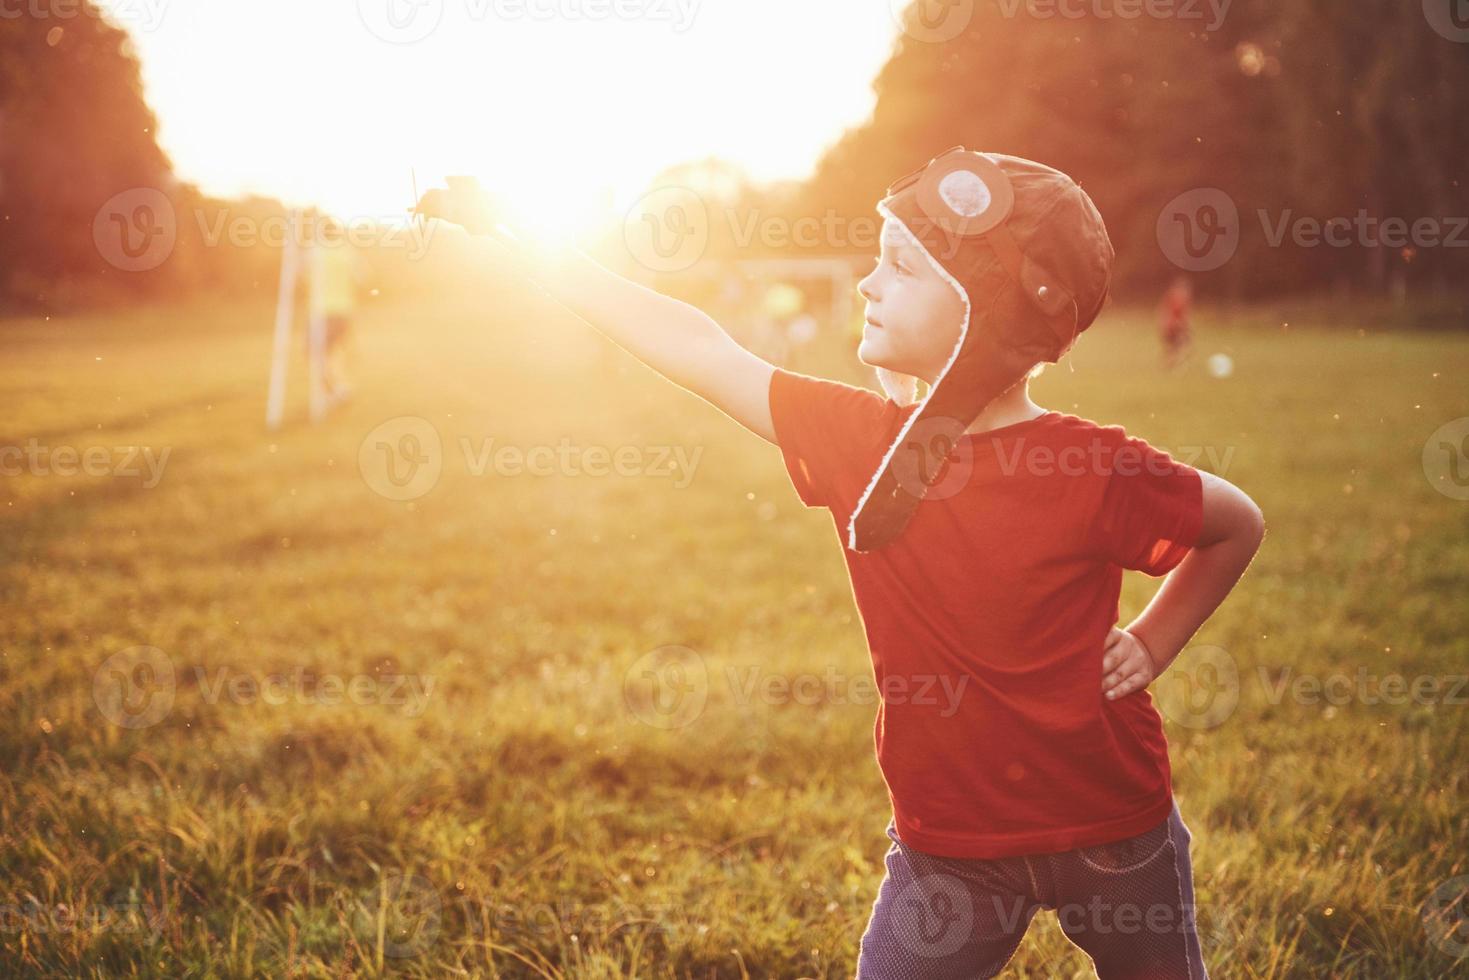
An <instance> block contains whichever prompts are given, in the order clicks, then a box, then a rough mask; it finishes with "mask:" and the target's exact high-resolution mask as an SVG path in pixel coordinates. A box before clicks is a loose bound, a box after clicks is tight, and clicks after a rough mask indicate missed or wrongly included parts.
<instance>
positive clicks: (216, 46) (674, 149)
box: [100, 0, 902, 217]
mask: <svg viewBox="0 0 1469 980" xmlns="http://www.w3.org/2000/svg"><path fill="white" fill-rule="evenodd" d="M100 2H101V5H102V6H103V7H105V8H107V9H108V11H109V13H110V14H111V16H112V18H113V19H114V20H115V21H117V22H118V23H120V24H121V25H122V26H124V27H126V28H127V29H128V30H129V32H130V33H131V34H132V36H133V38H134V41H135V44H136V47H137V51H138V54H139V57H140V58H141V60H142V65H143V80H144V86H145V90H146V93H147V98H148V101H149V104H150V105H151V106H152V107H153V109H154V111H155V112H156V113H157V115H158V118H159V134H158V135H159V140H160V142H161V144H162V146H163V148H164V150H165V151H166V152H167V153H168V154H169V156H170V157H171V158H172V160H173V163H174V167H175V171H176V172H177V173H178V174H179V175H180V176H181V177H182V178H183V179H185V180H188V181H191V182H194V183H197V184H199V185H200V186H201V187H202V188H203V189H204V190H205V191H206V192H209V193H213V194H218V195H221V196H234V195H237V194H243V193H251V192H256V193H262V194H267V195H271V196H275V197H279V198H281V199H282V200H284V201H286V202H287V203H290V204H308V203H316V204H320V205H322V206H324V207H326V208H328V209H329V210H332V211H334V212H335V213H337V214H338V215H341V216H344V217H357V216H385V215H389V214H392V213H397V212H401V210H402V209H404V208H406V207H407V206H408V205H409V204H410V203H411V200H412V196H413V193H412V180H411V177H410V172H411V171H416V173H417V178H418V183H419V185H420V189H423V188H424V187H426V186H429V185H433V184H441V183H442V180H443V177H444V176H445V175H448V174H472V175H476V176H479V177H480V178H481V179H482V180H484V181H486V182H487V183H489V184H491V185H493V186H495V187H497V188H500V187H507V188H508V187H514V188H517V189H519V190H521V191H524V192H528V193H529V194H531V195H539V196H541V197H543V198H544V199H546V200H547V201H552V200H554V201H557V202H560V203H559V204H557V205H555V206H553V207H550V208H548V210H550V211H557V210H562V211H566V210H576V209H578V208H584V207H587V206H590V202H593V201H597V202H601V204H602V206H604V207H605V206H606V205H607V204H609V203H610V204H612V205H613V206H614V207H618V208H622V207H626V206H628V205H630V204H631V203H632V202H633V200H634V199H635V198H636V197H637V195H638V194H639V193H640V192H641V191H642V190H643V189H644V187H645V186H646V184H647V181H648V180H649V179H650V178H651V177H652V176H653V175H655V174H656V173H657V172H658V171H659V170H661V169H663V168H664V167H666V166H668V165H670V164H674V163H679V162H685V161H690V160H697V159H703V158H706V157H709V156H717V157H719V158H722V159H724V160H727V161H729V162H731V163H733V164H735V165H737V166H738V167H740V168H742V169H743V170H745V171H746V172H747V173H748V174H749V176H750V177H751V178H752V179H754V180H757V181H769V180H780V179H802V178H804V177H806V176H807V175H808V174H809V173H810V172H811V170H812V168H813V167H814V165H815V164H816V161H817V160H818V158H819V157H820V154H821V152H822V151H823V149H824V148H825V147H827V146H828V145H830V144H831V143H833V142H835V140H836V139H837V138H839V137H840V135H841V133H842V132H843V131H844V130H845V129H847V128H848V127H850V126H853V125H857V124H859V123H861V122H862V121H864V120H865V119H866V118H867V117H868V116H869V114H870V113H871V110H872V105H873V100H874V97H873V93H872V88H871V82H872V79H873V78H874V77H875V76H876V74H877V72H878V70H879V69H880V68H881V66H882V64H883V63H884V62H885V61H886V60H887V58H888V57H889V55H890V53H891V51H892V48H893V45H894V43H895V41H896V38H897V36H898V31H899V27H898V21H897V18H896V15H895V12H894V9H895V5H896V6H897V7H899V8H900V7H901V6H902V4H901V3H900V2H897V0H249V2H246V0H235V2H221V0H100Z"/></svg>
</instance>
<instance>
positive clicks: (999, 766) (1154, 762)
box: [770, 370, 1203, 858]
mask: <svg viewBox="0 0 1469 980" xmlns="http://www.w3.org/2000/svg"><path fill="white" fill-rule="evenodd" d="M770 411H771V416H772V418H773V419H774V423H775V434H776V438H777V441H778V442H779V444H780V449H781V454H782V456H783V457H784V459H785V464H786V469H787V470H788V471H789V473H790V477H791V480H792V482H793V483H794V484H795V488H796V493H797V494H798V495H799V496H800V498H801V500H802V502H804V503H805V504H806V505H807V506H810V507H827V508H830V510H831V513H832V517H833V519H834V521H835V523H836V530H837V536H838V538H839V539H840V540H841V541H842V542H843V545H844V547H843V553H844V554H845V556H846V560H847V569H848V573H849V574H850V576H851V581H852V593H853V596H854V598H855V599H856V602H857V610H858V612H859V614H860V615H861V618H862V624H863V627H864V629H865V630H866V632H867V644H868V648H869V650H870V652H871V654H872V666H873V677H874V680H875V682H876V684H877V687H878V692H879V693H880V695H881V697H880V700H879V702H878V710H877V721H876V726H875V729H874V735H875V739H876V744H877V760H878V764H879V766H880V767H881V769H882V774H883V778H884V780H885V781H886V782H887V787H888V794H889V796H890V797H891V800H892V806H893V814H894V817H895V820H896V823H897V832H898V836H899V837H900V838H901V839H902V840H903V842H904V843H906V844H909V845H910V846H912V847H914V848H916V849H917V850H919V851H924V852H927V853H930V854H937V855H942V856H948V857H980V858H997V857H1008V856H1012V855H1017V854H1045V853H1054V852H1057V851H1065V850H1070V849H1072V848H1077V847H1089V846H1092V845H1096V844H1105V843H1110V842H1113V841H1117V840H1121V839H1123V838H1125V837H1131V836H1134V835H1136V834H1140V833H1142V832H1143V831H1146V830H1148V829H1150V828H1151V827H1153V826H1155V825H1157V824H1158V823H1161V822H1162V821H1163V820H1164V819H1166V817H1167V816H1168V813H1169V811H1170V810H1171V808H1172V800H1173V793H1172V786H1171V783H1170V774H1169V768H1168V743H1167V741H1166V739H1165V738H1164V735H1163V723H1162V719H1161V718H1159V716H1158V712H1157V710H1156V709H1155V708H1154V707H1153V701H1152V698H1151V697H1150V695H1149V694H1148V693H1147V691H1146V690H1143V691H1138V692H1135V693H1133V694H1130V695H1127V696H1126V697H1122V698H1118V699H1117V700H1115V701H1108V700H1107V699H1106V698H1105V697H1103V695H1102V647H1103V643H1104V641H1105V640H1106V638H1107V635H1108V632H1109V630H1110V629H1111V628H1112V627H1113V626H1115V625H1116V624H1117V619H1118V611H1119V610H1118V602H1117V600H1118V595H1119V593H1120V591H1121V587H1122V570H1123V569H1124V568H1130V569H1137V570H1139V571H1143V572H1146V573H1147V574H1149V575H1153V576H1160V575H1164V574H1166V573H1167V572H1169V571H1170V570H1171V569H1173V568H1174V567H1175V566H1176V565H1177V564H1178V563H1179V562H1180V561H1181V560H1182V559H1183V557H1184V556H1185V555H1186V554H1187V553H1188V551H1189V549H1190V548H1191V547H1192V546H1193V545H1194V543H1195V542H1196V541H1197V540H1198V536H1199V530H1200V526H1201V522H1202V520H1203V483H1202V481H1201V479H1200V477H1199V473H1198V471H1197V470H1195V469H1193V468H1192V467H1189V466H1186V465H1183V464H1181V463H1178V462H1176V461H1174V460H1173V459H1172V458H1171V457H1170V456H1169V455H1168V454H1167V453H1165V452H1162V451H1160V450H1157V449H1154V448H1153V447H1151V446H1149V445H1148V444H1147V443H1146V442H1143V441H1142V440H1141V439H1134V438H1131V437H1129V436H1128V435H1127V434H1126V432H1125V431H1124V430H1123V429H1122V427H1121V426H1116V425H1107V426H1101V425H1097V424H1096V423H1094V422H1090V421H1087V420H1086V419H1082V418H1078V417H1077V416H1075V415H1067V414H1063V413H1060V412H1048V413H1046V414H1045V415H1042V416H1040V417H1038V418H1036V419H1032V420H1030V421H1026V422H1020V423H1017V424H1015V425H1009V426H1005V427H1003V428H1000V429H994V430H991V431H990V432H985V433H980V434H974V435H967V436H964V437H963V438H962V439H961V441H960V443H959V446H958V448H957V449H956V452H955V454H954V455H953V456H952V457H951V460H952V462H951V463H950V464H949V468H948V471H947V473H946V474H945V476H944V477H943V478H942V479H941V480H940V482H939V483H938V484H937V485H936V491H935V492H933V493H931V494H930V495H929V496H928V497H926V498H925V499H924V500H923V502H922V503H920V504H919V506H918V509H917V511H916V512H915V514H914V515H913V519H912V521H911V523H909V525H908V527H907V529H906V530H905V531H904V532H903V534H902V535H901V536H900V537H899V538H898V539H897V540H895V541H894V542H892V543H891V544H889V545H888V546H887V547H885V548H882V549H879V550H877V551H873V552H865V553H858V552H854V551H851V550H849V549H847V548H846V547H845V542H846V534H847V522H848V519H849V518H850V517H851V514H852V510H853V508H854V507H855V506H856V504H857V501H858V499H859V498H860V497H861V496H862V492H863V491H864V490H865V489H866V487H867V484H868V482H869V481H870V480H871V479H872V475H873V472H874V470H875V469H876V468H877V465H878V463H879V462H881V460H882V458H883V455H884V454H885V453H886V451H887V448H888V446H889V445H890V444H891V442H892V440H893V439H894V438H895V436H896V435H897V432H898V429H899V427H900V426H901V425H902V423H903V421H905V420H906V418H907V417H908V416H909V415H910V414H911V413H912V412H914V411H915V409H914V408H911V407H910V408H900V407H899V406H898V405H897V404H896V403H895V402H893V401H891V400H889V399H885V398H882V397H881V396H879V395H877V394H874V393H873V392H871V391H868V390H866V389H863V388H856V387H853V386H851V385H845V384H840V383H837V382H834V381H824V380H820V379H817V378H810V377H806V376H804V375H800V374H794V373H791V372H788V371H784V370H776V372H775V374H774V376H773V377H772V379H771V383H770Z"/></svg>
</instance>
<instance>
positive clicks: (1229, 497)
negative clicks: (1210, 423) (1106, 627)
mask: <svg viewBox="0 0 1469 980" xmlns="http://www.w3.org/2000/svg"><path fill="white" fill-rule="evenodd" d="M1199 476H1200V478H1202V480H1203V483H1204V520H1203V526H1202V528H1201V529H1200V531H1199V540H1198V542H1197V543H1196V544H1195V545H1194V548H1193V550H1192V551H1190V552H1189V553H1188V555H1187V556H1186V557H1185V558H1184V559H1183V561H1181V562H1179V564H1178V567H1177V568H1175V569H1174V570H1173V571H1172V572H1171V573H1170V574H1169V575H1168V577H1167V578H1166V579H1164V581H1163V585H1162V587H1161V588H1160V589H1158V592H1157V594H1156V595H1154V596H1153V601H1152V602H1149V603H1148V605H1147V608H1146V609H1144V610H1143V611H1142V613H1141V614H1140V615H1139V616H1138V617H1137V619H1135V620H1133V621H1132V623H1131V625H1129V626H1128V627H1127V628H1126V629H1125V630H1118V629H1114V630H1113V631H1112V634H1111V636H1109V637H1108V639H1107V645H1106V651H1105V654H1104V656H1103V659H1102V672H1103V677H1102V691H1103V692H1104V693H1105V694H1106V696H1107V697H1108V698H1109V699H1111V698H1119V697H1122V696H1124V695H1127V694H1131V693H1132V692H1133V691H1136V690H1139V689H1140V688H1143V687H1146V686H1147V685H1148V684H1150V683H1151V682H1152V681H1153V679H1154V678H1156V677H1157V676H1158V675H1159V674H1161V673H1163V671H1164V670H1166V669H1167V668H1168V665H1169V664H1171V663H1172V662H1173V661H1174V659H1175V658H1176V657H1177V656H1178V655H1179V653H1181V652H1182V651H1183V648H1184V647H1185V646H1186V645H1187V644H1188V641H1189V640H1190V639H1191V638H1192V637H1193V635H1194V633H1195V632H1197V631H1198V629H1199V627H1200V626H1202V625H1203V624H1204V621H1205V620H1207V619H1208V618H1209V616H1210V615H1212V614H1213V612H1214V610H1215V609H1218V608H1219V604H1220V603H1221V602H1223V601H1224V598H1225V596H1227V595H1229V593H1230V590H1231V589H1233V588H1234V585H1235V583H1236V582H1238V581H1239V579H1240V576H1241V575H1243V574H1244V573H1245V569H1246V568H1248V567H1249V564H1250V561H1251V560H1252V559H1253V558H1254V557H1255V552H1257V551H1259V550H1260V543H1261V542H1262V541H1263V540H1264V539H1265V518H1264V516H1263V515H1262V514H1261V513H1260V508H1259V507H1258V506H1256V504H1255V502H1254V501H1253V500H1251V499H1250V498H1249V496H1248V495H1246V494H1245V492H1244V491H1243V490H1241V489H1239V487H1236V486H1235V485H1234V484H1232V483H1230V482H1228V481H1227V480H1224V479H1221V478H1220V477H1217V476H1215V475H1214V474H1212V473H1207V472H1203V471H1201V472H1200V473H1199Z"/></svg>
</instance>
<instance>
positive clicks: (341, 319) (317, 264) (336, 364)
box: [311, 219, 364, 404]
mask: <svg viewBox="0 0 1469 980" xmlns="http://www.w3.org/2000/svg"><path fill="white" fill-rule="evenodd" d="M311 252H312V257H311V258H312V261H311V283H312V287H311V297H312V315H313V317H316V316H319V317H321V318H322V320H323V326H324V328H325V337H324V338H323V340H324V347H325V349H324V350H323V351H322V358H323V361H324V363H323V365H322V384H323V386H324V387H325V388H326V395H327V400H328V402H329V403H332V404H334V403H337V402H340V401H343V400H345V399H346V398H347V397H348V396H349V395H350V394H351V393H352V386H351V384H349V383H348V380H347V365H346V361H347V338H348V336H349V334H350V333H351V330H352V317H353V315H354V314H355V313H356V311H357V287H358V285H359V284H360V283H361V282H362V280H363V278H364V273H363V266H362V260H361V259H360V258H359V257H358V255H357V252H356V251H355V250H354V249H353V248H352V246H351V245H350V244H348V243H347V241H346V240H345V239H344V237H343V234H342V227H341V225H340V224H338V223H337V222H336V221H333V220H331V219H327V221H326V222H324V223H323V225H322V235H321V238H320V240H318V241H317V242H316V244H315V247H314V248H312V250H311Z"/></svg>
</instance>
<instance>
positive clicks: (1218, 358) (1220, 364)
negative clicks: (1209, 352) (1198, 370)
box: [1209, 354, 1234, 378]
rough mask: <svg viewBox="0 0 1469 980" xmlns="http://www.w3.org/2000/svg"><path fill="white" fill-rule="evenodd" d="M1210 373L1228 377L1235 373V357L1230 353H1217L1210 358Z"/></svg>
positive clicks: (1219, 376)
mask: <svg viewBox="0 0 1469 980" xmlns="http://www.w3.org/2000/svg"><path fill="white" fill-rule="evenodd" d="M1209 373H1210V374H1212V375H1213V376H1214V377H1216V378H1227V377H1229V376H1230V375H1231V374H1233V373H1234V358H1232V357H1230V356H1229V355H1228V354H1215V355H1213V356H1212V357H1210V358H1209Z"/></svg>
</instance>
